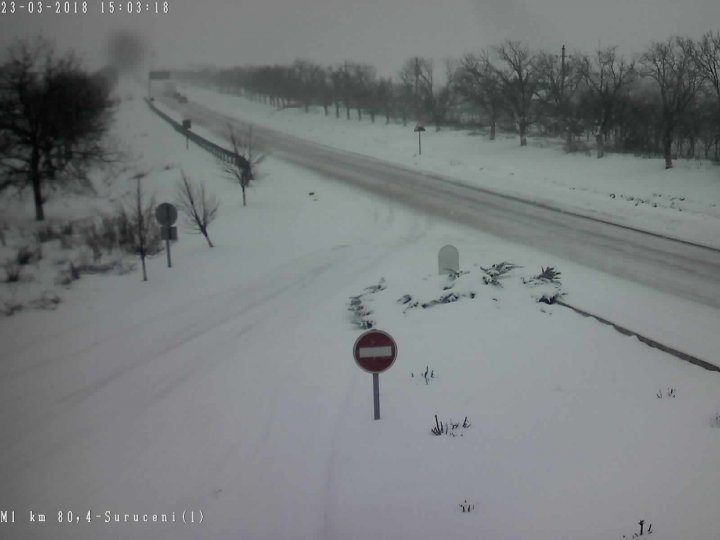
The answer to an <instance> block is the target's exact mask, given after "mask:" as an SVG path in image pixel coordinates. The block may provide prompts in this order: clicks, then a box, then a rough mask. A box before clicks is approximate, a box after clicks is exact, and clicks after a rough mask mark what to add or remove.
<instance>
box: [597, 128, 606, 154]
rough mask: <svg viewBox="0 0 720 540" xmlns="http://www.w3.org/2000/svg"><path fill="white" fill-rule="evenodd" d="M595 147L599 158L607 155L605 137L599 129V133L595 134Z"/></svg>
mask: <svg viewBox="0 0 720 540" xmlns="http://www.w3.org/2000/svg"><path fill="white" fill-rule="evenodd" d="M595 147H596V150H597V157H598V159H600V158H603V157H605V137H603V134H602V132H600V131H598V134H597V135H596V136H595Z"/></svg>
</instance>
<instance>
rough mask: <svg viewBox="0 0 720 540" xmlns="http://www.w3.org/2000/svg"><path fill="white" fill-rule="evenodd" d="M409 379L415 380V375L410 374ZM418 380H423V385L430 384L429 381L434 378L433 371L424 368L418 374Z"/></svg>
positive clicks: (427, 367)
mask: <svg viewBox="0 0 720 540" xmlns="http://www.w3.org/2000/svg"><path fill="white" fill-rule="evenodd" d="M410 377H411V378H413V379H414V378H415V373H410ZM418 378H420V379H423V380H424V381H425V384H430V379H434V378H435V370H431V369H430V366H425V371H423V372H421V373H418Z"/></svg>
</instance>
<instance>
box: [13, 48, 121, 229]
mask: <svg viewBox="0 0 720 540" xmlns="http://www.w3.org/2000/svg"><path fill="white" fill-rule="evenodd" d="M112 108H113V103H112V101H111V99H110V97H109V86H108V85H107V84H105V83H104V82H102V80H101V79H100V78H97V77H93V76H92V75H90V74H88V73H86V72H84V71H83V70H82V69H81V68H80V64H79V62H78V61H77V59H76V58H75V57H74V56H73V55H72V54H67V55H65V56H63V57H57V56H56V55H55V54H54V52H53V47H52V46H51V44H50V43H48V42H47V41H44V40H42V39H38V40H36V41H34V42H27V41H17V42H15V43H14V44H13V45H11V46H10V47H9V49H8V50H7V58H6V61H5V63H4V64H3V65H2V66H1V67H0V171H1V172H2V180H0V190H2V189H4V188H8V187H10V186H14V187H17V188H18V189H20V190H22V189H24V188H26V187H28V186H29V187H31V188H32V191H33V198H34V202H35V218H36V219H37V220H38V221H42V220H43V219H45V213H44V209H43V204H44V202H45V195H46V193H45V191H46V190H45V188H46V187H47V185H48V184H50V185H51V186H60V185H68V184H69V183H71V182H75V183H76V184H77V185H78V186H79V187H80V188H81V189H85V190H90V189H92V184H91V183H90V182H89V181H88V180H87V176H86V175H85V172H86V170H85V169H86V166H87V165H88V164H89V163H92V162H93V161H107V160H109V159H110V157H111V153H110V151H109V150H108V148H107V147H106V146H105V145H104V144H103V135H104V133H105V132H106V130H107V128H108V126H109V122H110V117H111V114H112Z"/></svg>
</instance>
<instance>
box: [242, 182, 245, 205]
mask: <svg viewBox="0 0 720 540" xmlns="http://www.w3.org/2000/svg"><path fill="white" fill-rule="evenodd" d="M242 192H243V206H245V186H242Z"/></svg>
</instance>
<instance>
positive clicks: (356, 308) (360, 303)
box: [348, 278, 387, 330]
mask: <svg viewBox="0 0 720 540" xmlns="http://www.w3.org/2000/svg"><path fill="white" fill-rule="evenodd" d="M386 288H387V285H386V284H385V278H380V281H379V282H378V284H377V285H371V286H369V287H365V292H364V293H362V294H359V295H357V296H351V297H350V302H349V304H348V311H351V312H352V313H353V314H354V317H353V323H354V324H356V325H357V326H358V327H360V328H362V329H363V330H367V329H369V328H373V327H374V326H375V321H373V320H372V319H370V318H369V316H370V315H372V311H371V310H370V309H369V308H368V307H367V306H366V305H365V303H364V300H365V297H366V296H369V295H371V294H375V293H377V292H380V291H384V290H385V289H386Z"/></svg>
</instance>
